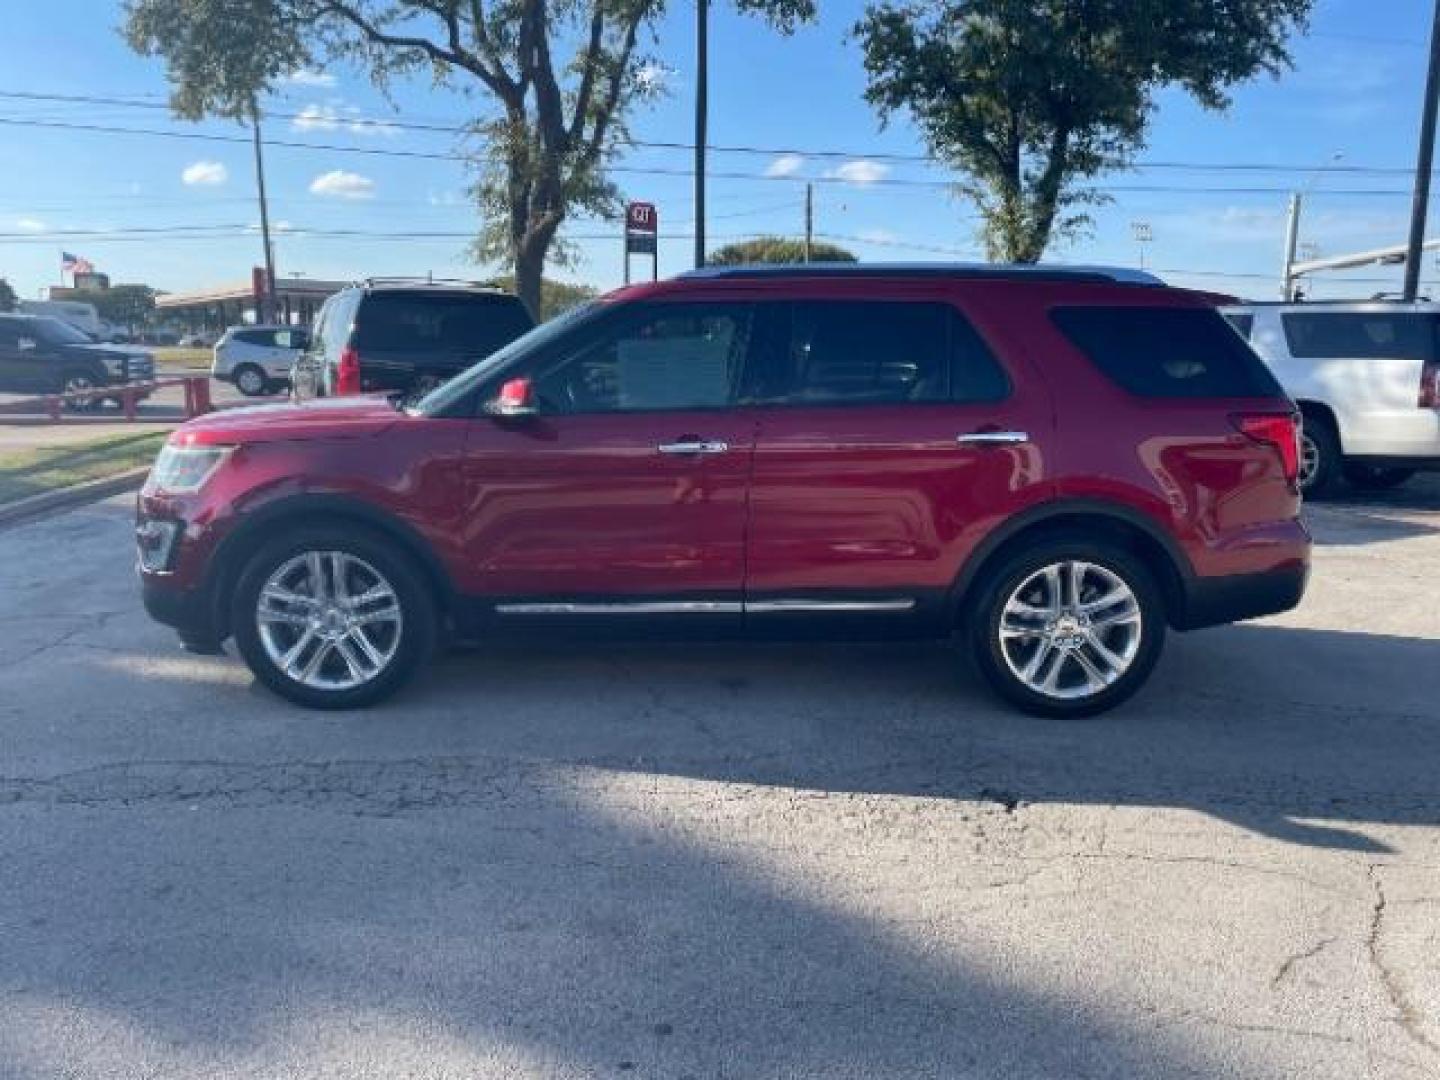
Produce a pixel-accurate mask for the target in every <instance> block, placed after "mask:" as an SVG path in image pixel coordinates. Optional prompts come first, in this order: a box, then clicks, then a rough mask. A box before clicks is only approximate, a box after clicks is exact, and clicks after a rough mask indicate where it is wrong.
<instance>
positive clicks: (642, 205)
mask: <svg viewBox="0 0 1440 1080" xmlns="http://www.w3.org/2000/svg"><path fill="white" fill-rule="evenodd" d="M659 234H660V215H659V214H658V213H657V212H656V210H655V204H654V203H648V202H632V203H626V204H625V283H626V284H627V285H628V284H629V283H630V256H631V255H649V256H650V258H651V277H652V278H655V277H658V276H659V274H660V245H659Z"/></svg>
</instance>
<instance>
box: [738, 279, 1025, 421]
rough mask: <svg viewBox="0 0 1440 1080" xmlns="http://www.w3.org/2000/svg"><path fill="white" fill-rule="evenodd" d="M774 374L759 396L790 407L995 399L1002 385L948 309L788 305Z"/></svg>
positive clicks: (975, 339)
mask: <svg viewBox="0 0 1440 1080" xmlns="http://www.w3.org/2000/svg"><path fill="white" fill-rule="evenodd" d="M781 337H782V347H781V348H780V349H779V350H778V351H779V356H778V361H779V366H780V371H778V372H763V373H762V375H761V379H762V383H763V384H765V385H764V386H763V388H762V392H761V397H762V399H763V400H766V401H769V402H777V403H784V404H790V405H869V404H899V403H906V402H910V403H922V404H923V403H939V402H984V401H999V400H1001V399H1002V398H1004V397H1005V396H1006V395H1007V394H1008V392H1009V381H1008V380H1007V378H1006V376H1005V373H1004V371H1003V370H1002V369H1001V367H1000V365H999V364H998V363H997V362H996V360H995V357H994V354H993V353H991V351H990V349H989V348H988V347H987V346H986V344H985V342H984V341H983V340H982V339H981V338H980V336H979V334H977V333H976V331H975V329H974V327H972V326H971V325H970V324H969V322H967V321H966V320H965V319H964V318H963V317H962V316H961V315H960V313H959V312H958V311H957V310H956V309H955V308H953V307H951V306H950V305H948V304H940V303H908V302H907V303H901V302H890V301H873V302H871V301H865V302H855V301H805V302H799V303H795V304H792V305H790V312H789V319H788V327H786V328H785V329H784V330H783V331H782V332H781Z"/></svg>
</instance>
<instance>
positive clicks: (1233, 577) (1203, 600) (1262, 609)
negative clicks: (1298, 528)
mask: <svg viewBox="0 0 1440 1080" xmlns="http://www.w3.org/2000/svg"><path fill="white" fill-rule="evenodd" d="M1309 578H1310V565H1309V563H1307V562H1304V561H1295V562H1293V563H1286V564H1285V565H1283V566H1280V567H1277V568H1276V569H1273V570H1265V571H1262V572H1261V573H1256V574H1227V575H1226V576H1224V577H1196V578H1192V579H1191V581H1190V584H1189V588H1188V589H1187V590H1186V597H1185V611H1184V613H1183V614H1182V616H1181V618H1179V619H1177V620H1176V629H1177V630H1199V629H1201V628H1203V627H1206V626H1220V625H1223V624H1225V623H1233V622H1240V621H1241V620H1242V619H1258V618H1259V617H1260V616H1262V615H1275V614H1277V613H1279V612H1281V611H1289V610H1290V609H1291V608H1293V607H1296V606H1298V605H1299V603H1300V599H1301V597H1303V596H1304V595H1305V585H1306V583H1307V581H1308V580H1309Z"/></svg>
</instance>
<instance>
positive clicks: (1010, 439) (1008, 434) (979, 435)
mask: <svg viewBox="0 0 1440 1080" xmlns="http://www.w3.org/2000/svg"><path fill="white" fill-rule="evenodd" d="M955 441H956V442H957V443H959V444H960V445H961V446H1019V445H1020V444H1021V443H1028V442H1029V441H1030V433H1029V432H1028V431H972V432H970V434H968V435H957V436H955Z"/></svg>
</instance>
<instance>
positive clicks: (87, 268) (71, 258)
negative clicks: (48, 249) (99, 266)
mask: <svg viewBox="0 0 1440 1080" xmlns="http://www.w3.org/2000/svg"><path fill="white" fill-rule="evenodd" d="M60 269H61V270H63V271H65V273H67V274H93V273H94V272H95V264H94V263H92V262H91V261H90V260H89V259H85V258H81V257H80V256H79V255H71V254H70V252H68V251H62V252H61V253H60Z"/></svg>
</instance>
